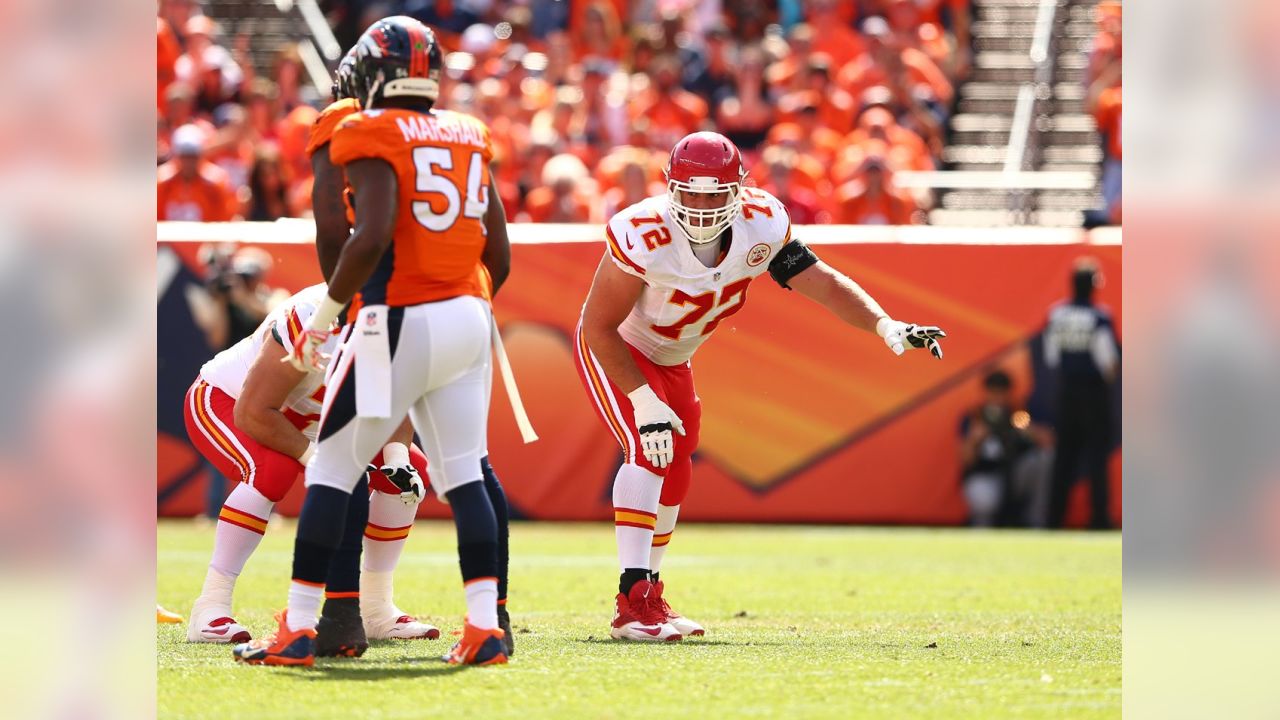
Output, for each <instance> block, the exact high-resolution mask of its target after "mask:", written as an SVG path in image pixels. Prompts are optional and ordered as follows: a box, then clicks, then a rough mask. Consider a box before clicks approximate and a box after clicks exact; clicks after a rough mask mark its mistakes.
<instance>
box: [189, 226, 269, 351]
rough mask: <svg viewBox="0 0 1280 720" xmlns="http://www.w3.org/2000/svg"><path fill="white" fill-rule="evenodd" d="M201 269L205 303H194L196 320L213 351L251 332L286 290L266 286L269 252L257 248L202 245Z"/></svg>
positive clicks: (222, 348)
mask: <svg viewBox="0 0 1280 720" xmlns="http://www.w3.org/2000/svg"><path fill="white" fill-rule="evenodd" d="M199 260H200V264H201V265H203V266H204V270H205V286H204V288H205V291H206V293H207V294H208V297H207V300H208V302H207V303H199V305H203V306H204V307H196V308H194V310H195V313H194V314H195V317H196V322H197V323H198V324H199V325H200V329H201V330H203V331H204V334H205V338H206V339H207V340H208V342H209V349H210V350H212V351H213V352H214V353H215V354H216V353H219V352H222V351H223V350H225V349H227V348H229V347H231V346H232V345H234V344H236V343H237V342H239V341H240V340H241V339H242V338H244V337H246V336H248V335H249V334H250V333H252V332H253V331H254V330H255V329H256V328H257V327H258V325H260V324H261V323H262V321H263V320H264V319H265V318H266V317H267V314H268V313H270V312H271V310H272V308H274V307H275V306H276V305H278V304H280V302H282V301H283V300H284V299H285V298H287V297H288V296H289V293H288V292H286V291H284V290H281V289H275V288H271V287H269V286H268V285H267V284H266V283H264V282H262V277H263V276H264V275H265V274H266V273H267V271H269V270H270V269H271V265H272V262H271V255H270V254H268V253H267V252H266V251H265V250H262V249H261V248H240V249H239V250H234V246H230V245H205V246H203V247H201V248H200V251H199Z"/></svg>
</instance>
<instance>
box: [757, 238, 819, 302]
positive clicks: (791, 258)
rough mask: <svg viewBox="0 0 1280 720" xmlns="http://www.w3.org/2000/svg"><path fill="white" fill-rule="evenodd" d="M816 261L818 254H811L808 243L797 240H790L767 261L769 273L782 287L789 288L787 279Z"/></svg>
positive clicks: (811, 265)
mask: <svg viewBox="0 0 1280 720" xmlns="http://www.w3.org/2000/svg"><path fill="white" fill-rule="evenodd" d="M817 263H818V256H817V255H814V254H813V251H812V250H810V249H809V246H808V245H805V244H804V243H802V242H800V241H799V240H792V241H791V242H789V243H787V244H786V245H783V246H782V249H781V250H779V251H778V254H777V255H775V256H774V257H773V262H771V263H769V275H770V277H772V278H773V279H774V281H775V282H777V283H778V284H779V285H781V286H782V287H784V288H786V289H788V290H790V289H791V286H789V285H787V281H788V280H790V279H791V278H793V277H795V276H797V275H799V274H800V273H802V272H804V271H805V270H808V269H809V268H810V267H813V266H814V265H816V264H817Z"/></svg>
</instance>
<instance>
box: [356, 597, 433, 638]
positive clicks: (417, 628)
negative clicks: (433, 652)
mask: <svg viewBox="0 0 1280 720" xmlns="http://www.w3.org/2000/svg"><path fill="white" fill-rule="evenodd" d="M364 634H365V635H367V636H368V637H369V639H370V640H388V639H395V640H435V639H436V638H438V637H440V628H438V627H436V626H435V625H429V624H427V623H424V622H421V621H419V620H418V619H417V618H415V617H413V616H412V615H406V614H405V613H404V612H403V611H402V610H400V609H399V608H397V607H396V606H394V605H392V606H391V607H390V608H389V609H387V610H386V611H385V612H381V613H378V614H377V615H376V616H372V615H365V616H364Z"/></svg>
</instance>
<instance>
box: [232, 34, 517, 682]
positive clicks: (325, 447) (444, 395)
mask: <svg viewBox="0 0 1280 720" xmlns="http://www.w3.org/2000/svg"><path fill="white" fill-rule="evenodd" d="M440 67H441V53H440V48H439V46H438V45H437V43H436V39H435V36H434V34H433V33H432V32H431V30H430V29H428V28H427V27H426V26H425V25H422V24H421V23H419V22H417V21H416V20H413V19H411V18H408V17H402V16H397V17H391V18H385V19H383V20H379V21H378V22H376V23H374V24H373V26H371V27H370V28H369V29H368V30H366V31H365V33H364V34H363V35H362V36H361V38H360V40H359V42H358V43H357V46H356V55H355V66H354V68H353V73H352V82H353V86H354V89H355V91H356V93H357V96H358V97H359V98H361V106H362V108H363V110H362V111H361V112H359V113H356V114H354V115H352V116H350V117H349V118H347V119H346V120H344V121H343V122H342V123H341V124H340V125H339V126H338V129H337V131H336V132H335V133H334V135H333V139H332V140H331V141H330V147H329V155H330V159H331V160H332V161H333V163H334V164H335V165H337V166H340V167H341V168H342V170H343V172H344V174H345V176H346V181H347V184H348V186H349V187H350V189H351V192H352V196H353V197H352V200H353V202H352V205H353V206H354V210H355V213H354V215H355V222H354V225H355V230H354V232H353V233H352V234H351V236H350V238H348V239H347V240H346V242H345V243H344V245H343V247H342V250H341V253H340V254H339V257H338V260H337V263H336V265H335V267H334V270H333V276H332V278H331V280H330V283H329V288H328V293H327V295H326V297H324V298H323V299H322V300H321V303H320V307H319V308H318V309H317V310H316V312H315V314H314V315H312V317H311V320H310V321H309V322H308V324H307V328H306V330H305V331H304V332H303V333H302V334H301V335H300V336H299V338H298V340H297V341H296V342H295V344H294V346H293V351H292V353H291V354H290V355H289V358H288V359H289V361H290V363H291V364H293V365H294V366H295V367H299V368H309V367H317V366H319V365H320V362H321V360H322V359H323V353H322V347H323V345H324V343H325V342H327V341H328V340H329V338H330V336H331V334H332V333H331V330H330V328H331V326H332V323H333V321H334V320H335V319H336V318H337V317H338V313H339V312H340V310H341V309H342V308H343V307H344V306H345V305H346V304H347V303H348V302H350V301H352V300H353V299H354V300H356V301H357V302H356V305H357V306H358V308H359V309H358V312H357V313H356V315H355V316H354V318H355V319H354V322H353V323H352V324H351V326H350V327H351V331H350V337H349V338H348V339H347V340H346V341H345V342H344V343H343V344H342V345H341V346H340V348H339V350H338V351H337V353H336V354H335V357H334V358H333V359H332V362H331V363H330V367H329V370H328V372H329V374H330V382H329V387H330V389H329V391H328V392H327V393H326V396H325V404H324V409H323V411H322V416H321V420H320V433H319V440H318V443H317V447H316V452H315V455H314V456H313V457H312V458H311V461H310V463H308V465H307V470H306V484H307V495H306V499H305V501H304V503H303V508H302V515H301V517H300V518H299V521H298V532H297V539H296V541H295V543H294V561H293V582H292V583H291V585H290V589H289V602H288V609H287V610H285V611H284V612H283V613H281V614H280V615H279V629H278V631H277V634H276V636H275V637H274V638H271V639H270V640H266V641H254V642H250V643H245V644H242V645H238V646H236V648H235V649H234V651H233V654H234V656H235V657H236V659H238V660H242V661H245V662H249V663H255V664H270V665H311V664H312V663H313V661H314V650H315V634H316V633H315V626H316V620H317V618H316V616H317V612H318V610H319V606H320V599H321V597H322V595H323V587H324V581H325V577H326V574H327V571H328V566H329V564H330V561H331V558H332V556H333V552H334V548H335V547H336V545H337V544H338V538H339V537H340V536H341V534H342V525H343V521H344V517H345V515H346V512H347V506H348V504H349V501H350V497H351V492H352V488H353V487H354V486H355V485H356V484H357V483H358V482H359V477H360V475H361V474H362V471H363V463H362V462H360V461H359V460H357V458H360V457H364V456H366V455H372V454H373V452H374V451H376V449H377V448H378V447H379V446H380V445H381V444H383V443H385V442H386V440H387V438H389V437H390V436H391V434H392V433H393V432H394V431H395V429H396V427H397V426H398V425H399V418H401V417H403V416H404V415H405V414H406V413H408V414H409V415H410V417H411V418H412V420H413V426H414V428H415V429H416V430H417V431H418V434H419V436H420V437H422V438H423V441H424V444H425V445H426V450H427V456H428V457H429V458H430V461H431V478H430V479H431V484H432V485H433V487H434V488H435V490H436V493H437V494H438V495H440V496H441V497H443V498H445V499H446V500H447V501H448V503H449V504H450V506H451V508H452V510H453V516H454V523H455V525H456V527H457V535H458V554H459V561H460V565H461V569H462V577H463V582H464V587H465V595H466V601H467V611H468V613H467V620H466V623H465V626H464V629H463V633H462V637H461V639H460V640H459V641H458V643H457V644H455V645H454V647H453V649H452V650H450V652H449V654H448V655H446V657H445V659H446V660H447V661H448V662H450V663H455V664H497V663H505V662H506V660H507V655H506V648H505V647H504V645H503V642H502V639H503V635H504V633H503V631H502V630H501V629H499V628H498V618H497V597H498V588H497V584H498V550H497V548H498V527H497V520H496V517H495V512H494V507H493V503H492V501H491V500H490V499H489V495H488V494H487V493H486V491H485V488H484V484H483V482H482V479H483V477H482V473H481V470H480V453H481V451H482V448H483V445H484V436H485V432H486V424H487V414H488V413H487V407H486V399H487V398H486V391H487V381H486V378H487V376H488V375H489V374H490V365H489V358H490V355H489V339H490V336H491V332H492V322H493V319H492V316H491V314H490V310H489V305H488V303H487V302H486V300H485V298H486V296H487V288H486V287H485V283H484V282H483V276H482V275H481V274H480V273H477V272H476V268H477V264H478V263H479V262H480V261H481V257H482V255H487V254H490V253H492V254H493V255H496V256H509V255H508V253H509V248H507V247H506V245H507V234H506V224H505V222H506V221H505V218H504V213H503V209H502V206H501V203H500V202H499V201H498V198H497V193H496V189H495V188H494V187H493V183H492V178H491V173H490V168H489V162H490V161H491V159H492V147H491V143H490V139H489V129H488V128H487V127H486V126H485V125H484V124H483V123H482V122H480V121H479V120H476V119H475V118H472V117H470V116H468V115H463V114H460V113H452V112H448V111H440V110H436V109H434V107H433V106H434V104H435V101H436V99H437V98H438V97H439V91H440V86H439V78H440ZM495 244H496V248H495V247H492V246H495ZM487 246H489V247H487ZM502 270H503V272H502V274H503V275H504V276H505V273H506V268H503V269H502ZM496 280H497V278H496V277H495V281H496ZM357 293H358V297H357Z"/></svg>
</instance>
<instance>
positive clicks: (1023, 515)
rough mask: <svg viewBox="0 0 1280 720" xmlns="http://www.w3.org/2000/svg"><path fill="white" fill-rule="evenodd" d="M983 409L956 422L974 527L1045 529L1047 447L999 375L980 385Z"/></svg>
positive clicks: (1006, 380)
mask: <svg viewBox="0 0 1280 720" xmlns="http://www.w3.org/2000/svg"><path fill="white" fill-rule="evenodd" d="M982 387H983V391H984V395H985V397H984V399H983V402H982V404H981V405H979V406H978V407H976V408H974V409H973V410H972V411H970V412H968V413H966V414H965V415H964V417H963V418H961V420H960V437H961V441H960V463H961V466H962V467H963V471H962V475H961V483H962V485H963V489H964V497H965V500H966V501H967V502H968V504H969V524H970V525H972V526H974V527H994V526H1026V525H1040V524H1043V506H1044V500H1045V495H1046V493H1045V489H1046V480H1047V470H1048V460H1047V457H1046V456H1047V453H1046V452H1045V451H1044V450H1041V449H1040V448H1041V447H1042V446H1044V445H1046V444H1047V438H1046V437H1041V436H1040V435H1039V434H1037V433H1036V431H1035V429H1034V428H1032V426H1031V416H1030V415H1029V414H1028V413H1027V412H1026V411H1025V410H1021V409H1015V407H1014V405H1013V401H1012V394H1013V392H1012V391H1013V382H1012V381H1011V380H1010V378H1009V375H1008V374H1007V373H1005V372H1004V371H1002V370H995V371H992V372H990V373H988V374H987V376H986V377H985V378H984V379H983V381H982Z"/></svg>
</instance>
